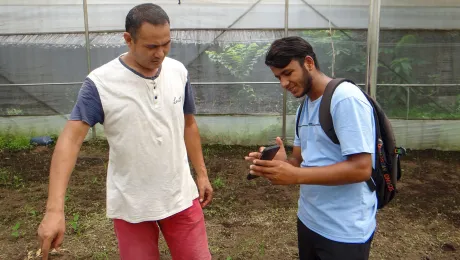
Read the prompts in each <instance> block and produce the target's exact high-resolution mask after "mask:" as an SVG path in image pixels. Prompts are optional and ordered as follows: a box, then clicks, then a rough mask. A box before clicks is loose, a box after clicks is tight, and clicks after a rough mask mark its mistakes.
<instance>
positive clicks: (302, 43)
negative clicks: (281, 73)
mask: <svg viewBox="0 0 460 260" xmlns="http://www.w3.org/2000/svg"><path fill="white" fill-rule="evenodd" d="M307 56H310V57H312V59H313V61H314V62H315V67H316V69H317V70H319V64H318V60H317V59H316V54H315V52H314V51H313V47H312V46H311V45H310V43H308V42H307V41H306V40H304V39H303V38H301V37H298V36H290V37H285V38H281V39H278V40H275V41H274V42H273V43H272V45H271V46H270V49H269V50H268V52H267V55H266V57H265V64H266V65H267V66H272V67H275V68H279V69H282V68H284V67H286V66H287V65H289V63H291V61H292V60H297V61H298V62H299V63H300V64H303V62H304V60H305V57H307Z"/></svg>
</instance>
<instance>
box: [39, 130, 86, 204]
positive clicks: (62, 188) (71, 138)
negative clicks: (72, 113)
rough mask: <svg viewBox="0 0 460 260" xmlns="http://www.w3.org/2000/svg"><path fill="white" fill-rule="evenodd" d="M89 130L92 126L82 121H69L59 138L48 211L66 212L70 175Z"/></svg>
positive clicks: (52, 166) (52, 164) (54, 153)
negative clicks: (65, 198)
mask: <svg viewBox="0 0 460 260" xmlns="http://www.w3.org/2000/svg"><path fill="white" fill-rule="evenodd" d="M89 128H90V126H89V125H88V124H87V123H84V122H82V121H68V122H67V123H66V125H65V127H64V130H63V132H62V133H61V135H60V136H59V139H58V141H57V143H56V147H55V149H54V152H53V157H52V159H51V167H50V183H49V191H48V201H47V205H46V211H48V212H63V211H64V197H65V193H66V189H67V185H68V182H69V178H70V174H71V173H72V170H73V167H74V166H75V163H76V160H77V157H78V152H79V151H80V148H81V145H82V143H83V140H84V139H85V137H86V134H87V133H88V130H89Z"/></svg>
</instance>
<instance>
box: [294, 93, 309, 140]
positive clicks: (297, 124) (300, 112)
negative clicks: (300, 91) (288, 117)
mask: <svg viewBox="0 0 460 260" xmlns="http://www.w3.org/2000/svg"><path fill="white" fill-rule="evenodd" d="M306 99H307V97H305V98H304V99H303V100H302V103H300V108H299V113H298V114H297V120H296V121H295V134H296V136H297V138H300V136H299V121H300V116H301V114H302V110H303V106H304V104H305V100H306Z"/></svg>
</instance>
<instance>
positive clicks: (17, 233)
mask: <svg viewBox="0 0 460 260" xmlns="http://www.w3.org/2000/svg"><path fill="white" fill-rule="evenodd" d="M20 227H21V223H20V222H16V224H15V225H14V226H13V227H12V228H11V230H13V232H11V236H13V237H15V238H18V237H19V228H20Z"/></svg>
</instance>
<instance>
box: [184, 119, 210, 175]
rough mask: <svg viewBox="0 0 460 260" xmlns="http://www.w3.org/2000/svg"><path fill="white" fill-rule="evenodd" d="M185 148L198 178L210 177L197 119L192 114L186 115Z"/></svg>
mask: <svg viewBox="0 0 460 260" xmlns="http://www.w3.org/2000/svg"><path fill="white" fill-rule="evenodd" d="M184 138H185V146H186V147H187V154H188V157H189V158H190V161H191V162H192V165H193V168H194V169H195V171H196V173H197V176H198V177H206V178H207V177H208V173H207V170H206V165H205V163H204V158H203V151H202V148H201V140H200V133H199V130H198V125H197V124H196V121H195V117H194V116H193V115H191V114H188V115H185V130H184Z"/></svg>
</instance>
